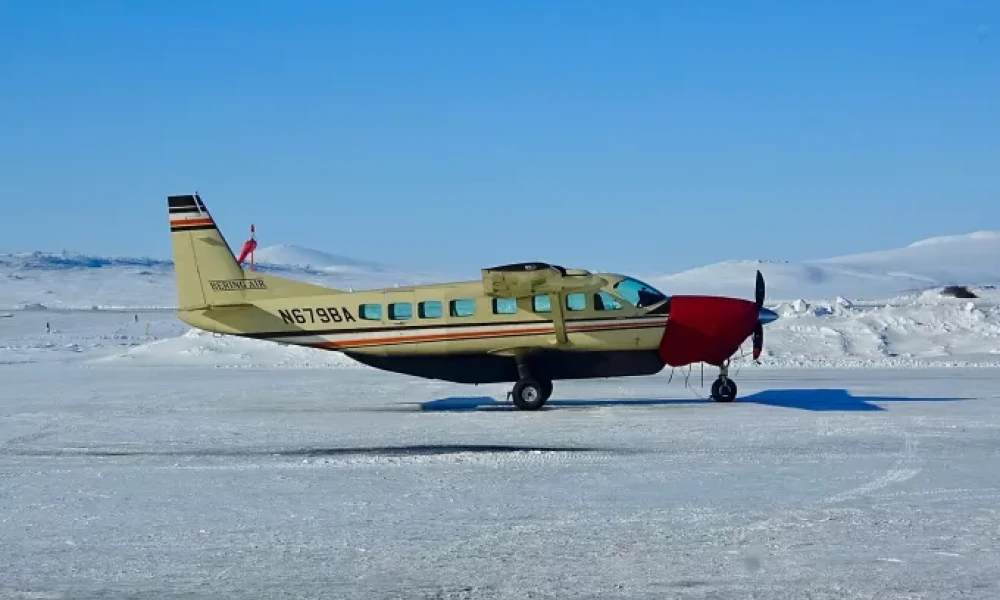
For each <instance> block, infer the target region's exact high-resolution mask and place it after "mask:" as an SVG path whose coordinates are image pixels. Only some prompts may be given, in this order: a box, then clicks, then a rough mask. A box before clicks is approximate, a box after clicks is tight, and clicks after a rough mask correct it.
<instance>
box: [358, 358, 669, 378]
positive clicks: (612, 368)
mask: <svg viewBox="0 0 1000 600" xmlns="http://www.w3.org/2000/svg"><path fill="white" fill-rule="evenodd" d="M345 354H346V355H347V356H350V357H351V358H353V359H354V360H356V361H358V362H360V363H362V364H366V365H368V366H371V367H375V368H376V369H382V370H384V371H392V372H394V373H402V374H404V375H412V376H415V377H423V378H425V379H439V380H443V381H452V382H455V383H500V382H512V381H517V380H518V378H519V377H518V372H517V363H516V362H515V361H514V359H513V358H511V357H507V356H497V355H495V354H450V355H447V356H376V355H371V354H362V353H360V352H350V351H348V352H345ZM663 366H664V362H663V360H662V359H661V358H660V356H659V353H658V352H657V351H656V350H618V351H593V352H567V351H559V350H541V351H539V352H537V353H534V354H531V355H530V356H529V357H528V368H529V370H530V371H531V374H532V376H534V377H537V378H541V379H549V380H559V379H594V378H600V377H631V376H639V375H653V374H656V373H659V372H660V371H661V370H663Z"/></svg>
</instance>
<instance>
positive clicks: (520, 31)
mask: <svg viewBox="0 0 1000 600" xmlns="http://www.w3.org/2000/svg"><path fill="white" fill-rule="evenodd" d="M0 81H3V83H4V85H3V88H4V91H3V93H2V94H0V183H2V185H0V206H2V207H3V210H2V219H0V251H25V250H51V251H59V250H63V249H68V250H72V251H78V252H85V253H95V254H113V255H146V256H162V257H167V256H168V255H169V239H168V233H167V224H166V208H165V196H166V195H168V194H173V193H186V192H191V191H194V190H195V189H197V190H199V191H200V192H201V194H202V197H203V198H204V199H205V201H206V202H207V204H208V206H209V208H210V209H211V210H212V211H213V213H214V214H215V216H216V218H217V219H218V220H219V221H220V222H221V224H222V228H223V232H224V233H225V234H226V236H227V238H229V240H230V243H231V244H232V245H234V246H238V245H239V243H240V242H241V241H242V240H243V239H244V237H245V232H246V229H247V226H248V225H249V223H250V222H251V221H252V222H254V223H256V225H257V228H258V238H259V240H260V242H261V244H262V245H269V244H274V243H295V244H300V245H303V246H308V247H312V248H316V249H321V250H326V251H330V252H334V253H338V254H343V255H348V256H354V257H356V258H362V259H370V260H377V261H383V262H391V263H395V264H401V265H412V266H419V267H440V268H447V269H449V270H469V271H472V270H475V269H478V268H479V267H481V266H487V265H492V264H498V263H504V262H513V261H519V260H549V261H553V262H560V263H564V264H567V265H572V266H581V267H585V268H594V269H613V270H618V271H633V272H637V271H643V272H649V271H651V270H662V271H675V270H681V269H685V268H689V267H694V266H699V265H703V264H706V263H711V262H715V261H719V260H727V259H734V258H764V259H787V260H799V259H808V258H819V257H824V256H829V255H836V254H842V253H848V252H855V251H865V250H871V249H879V248H885V247H893V246H898V245H903V244H907V243H909V242H911V241H914V240H916V239H920V238H923V237H929V236H933V235H943V234H952V233H963V232H967V231H974V230H978V229H1000V220H998V216H997V215H1000V209H998V207H1000V160H998V159H1000V110H998V107H1000V3H997V2H994V1H992V0H979V1H978V2H976V1H969V2H944V1H941V2H926V3H925V2H919V1H917V2H913V1H910V2H895V1H886V2H878V3H871V2H853V1H846V2H836V3H834V2H829V3H814V2H785V3H748V2H711V1H706V2H686V3H680V2H663V1H649V2H623V3H610V2H590V1H574V2H569V1H561V2H559V1H556V2H548V3H537V2H517V1H514V2H503V3H500V2H495V3H482V2H459V1H455V2H439V1H434V0H430V1H428V2H402V1H401V2H379V1H366V2H329V3H326V2H324V3H320V2H313V3H310V2H304V1H303V2H298V3H279V2H221V1H215V2H194V1H192V0H174V1H171V2H142V3H140V2H125V1H120V2H111V1H109V2H102V3H88V2H70V1H68V0H67V1H62V2H52V1H45V0H37V1H32V2H0Z"/></svg>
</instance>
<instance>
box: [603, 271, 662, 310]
mask: <svg viewBox="0 0 1000 600" xmlns="http://www.w3.org/2000/svg"><path fill="white" fill-rule="evenodd" d="M615 291H616V292H618V294H619V295H620V296H621V297H622V298H624V299H625V300H627V301H628V302H629V303H630V304H632V305H634V306H636V307H638V308H645V307H648V306H652V305H654V304H657V303H659V302H662V301H664V300H666V299H667V296H666V295H665V294H664V293H663V292H661V291H659V290H658V289H656V288H654V287H653V286H651V285H649V284H647V283H643V282H641V281H639V280H638V279H633V278H631V277H626V278H625V279H622V280H621V281H619V282H618V283H616V284H615Z"/></svg>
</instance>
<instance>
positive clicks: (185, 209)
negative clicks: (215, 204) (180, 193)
mask: <svg viewBox="0 0 1000 600" xmlns="http://www.w3.org/2000/svg"><path fill="white" fill-rule="evenodd" d="M167 211H168V212H169V213H170V214H172V215H176V214H184V213H197V214H204V211H202V210H200V209H199V208H198V207H197V206H172V207H170V208H168V209H167Z"/></svg>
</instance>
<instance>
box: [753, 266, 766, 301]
mask: <svg viewBox="0 0 1000 600" xmlns="http://www.w3.org/2000/svg"><path fill="white" fill-rule="evenodd" d="M754 292H755V300H756V302H757V308H760V307H762V306H764V276H763V275H762V274H761V272H760V271H757V282H756V289H755V290H754Z"/></svg>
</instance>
